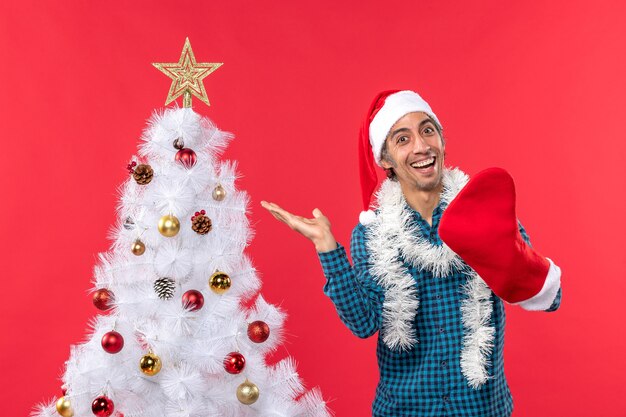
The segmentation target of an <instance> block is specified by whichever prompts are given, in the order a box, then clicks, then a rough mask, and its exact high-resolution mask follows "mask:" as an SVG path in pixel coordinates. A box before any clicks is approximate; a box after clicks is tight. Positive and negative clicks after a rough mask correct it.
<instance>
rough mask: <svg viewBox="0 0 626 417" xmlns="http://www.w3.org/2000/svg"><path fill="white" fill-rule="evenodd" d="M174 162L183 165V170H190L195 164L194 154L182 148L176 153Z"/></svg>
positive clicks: (190, 150)
mask: <svg viewBox="0 0 626 417" xmlns="http://www.w3.org/2000/svg"><path fill="white" fill-rule="evenodd" d="M176 161H178V162H180V163H181V164H183V166H184V167H185V168H191V167H192V166H194V165H195V164H196V153H195V152H194V151H193V150H192V149H189V148H183V149H181V150H180V151H178V152H176Z"/></svg>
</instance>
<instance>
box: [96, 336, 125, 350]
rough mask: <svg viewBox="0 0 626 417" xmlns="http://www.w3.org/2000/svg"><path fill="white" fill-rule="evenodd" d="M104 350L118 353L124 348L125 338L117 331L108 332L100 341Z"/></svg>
mask: <svg viewBox="0 0 626 417" xmlns="http://www.w3.org/2000/svg"><path fill="white" fill-rule="evenodd" d="M100 343H101V344H102V349H104V351H105V352H107V353H111V354H113V353H118V352H119V351H120V350H122V348H123V347H124V338H123V337H122V335H121V334H119V333H118V332H116V331H115V330H111V331H110V332H106V333H105V334H104V336H102V340H101V341H100Z"/></svg>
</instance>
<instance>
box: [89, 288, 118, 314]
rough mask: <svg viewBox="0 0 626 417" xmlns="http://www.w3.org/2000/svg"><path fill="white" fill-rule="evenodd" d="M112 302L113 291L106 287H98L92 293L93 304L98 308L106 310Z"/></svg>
mask: <svg viewBox="0 0 626 417" xmlns="http://www.w3.org/2000/svg"><path fill="white" fill-rule="evenodd" d="M112 303H113V293H112V292H111V291H109V290H107V289H106V288H100V289H99V290H96V292H94V293H93V305H95V306H96V308H97V309H98V310H102V311H107V310H109V309H111V307H112V306H113V305H112Z"/></svg>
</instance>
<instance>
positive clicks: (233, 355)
mask: <svg viewBox="0 0 626 417" xmlns="http://www.w3.org/2000/svg"><path fill="white" fill-rule="evenodd" d="M245 366H246V358H244V357H243V355H242V354H241V353H239V352H230V353H229V354H228V356H226V358H225V359H224V369H226V372H228V373H229V374H238V373H240V372H241V371H243V368H244V367H245Z"/></svg>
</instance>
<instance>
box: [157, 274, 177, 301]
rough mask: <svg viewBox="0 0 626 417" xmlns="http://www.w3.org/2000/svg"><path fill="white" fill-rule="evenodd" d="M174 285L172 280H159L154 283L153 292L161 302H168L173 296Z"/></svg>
mask: <svg viewBox="0 0 626 417" xmlns="http://www.w3.org/2000/svg"><path fill="white" fill-rule="evenodd" d="M175 289H176V283H175V282H174V280H173V279H172V278H159V279H157V280H156V281H154V292H156V293H157V295H158V296H159V298H160V299H161V300H169V299H170V298H172V297H173V296H174V290H175Z"/></svg>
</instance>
